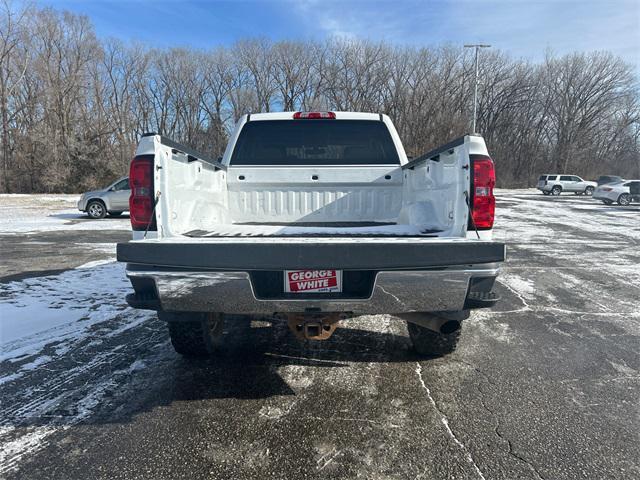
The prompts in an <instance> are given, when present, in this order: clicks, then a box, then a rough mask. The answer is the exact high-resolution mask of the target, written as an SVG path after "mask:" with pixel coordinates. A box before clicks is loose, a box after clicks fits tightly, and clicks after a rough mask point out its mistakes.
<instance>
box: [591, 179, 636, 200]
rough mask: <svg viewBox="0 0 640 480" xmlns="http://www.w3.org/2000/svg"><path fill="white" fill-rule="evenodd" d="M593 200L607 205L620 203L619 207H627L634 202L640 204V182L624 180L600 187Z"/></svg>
mask: <svg viewBox="0 0 640 480" xmlns="http://www.w3.org/2000/svg"><path fill="white" fill-rule="evenodd" d="M593 198H595V199H596V200H602V203H604V204H605V205H611V204H612V203H614V202H618V205H623V206H627V205H629V204H630V203H632V202H640V180H623V181H621V182H616V183H608V184H606V185H600V186H599V187H598V188H596V190H595V192H593Z"/></svg>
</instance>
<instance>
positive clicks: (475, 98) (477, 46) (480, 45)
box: [464, 43, 491, 133]
mask: <svg viewBox="0 0 640 480" xmlns="http://www.w3.org/2000/svg"><path fill="white" fill-rule="evenodd" d="M490 46H491V45H486V44H483V43H474V44H468V45H465V46H464V48H475V49H476V84H475V88H474V90H473V131H472V132H471V133H476V118H477V115H478V51H479V50H480V49H481V48H489V47H490Z"/></svg>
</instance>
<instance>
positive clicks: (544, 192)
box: [542, 190, 551, 195]
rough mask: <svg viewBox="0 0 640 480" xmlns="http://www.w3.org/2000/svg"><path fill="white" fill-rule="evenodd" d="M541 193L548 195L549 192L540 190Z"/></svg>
mask: <svg viewBox="0 0 640 480" xmlns="http://www.w3.org/2000/svg"><path fill="white" fill-rule="evenodd" d="M542 193H543V194H544V195H549V194H550V193H551V192H548V191H547V190H543V191H542Z"/></svg>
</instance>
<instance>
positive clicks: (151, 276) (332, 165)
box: [118, 112, 505, 355]
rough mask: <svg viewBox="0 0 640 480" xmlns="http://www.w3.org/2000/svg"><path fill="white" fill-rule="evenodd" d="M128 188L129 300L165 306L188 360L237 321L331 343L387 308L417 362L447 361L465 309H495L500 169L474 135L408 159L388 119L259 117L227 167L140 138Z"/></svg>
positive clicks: (250, 119) (241, 129) (241, 128)
mask: <svg viewBox="0 0 640 480" xmlns="http://www.w3.org/2000/svg"><path fill="white" fill-rule="evenodd" d="M130 182H131V189H132V193H131V198H130V214H131V224H132V228H133V231H134V235H133V237H134V238H133V240H132V241H130V242H127V243H121V244H118V260H119V261H121V262H126V263H127V266H126V271H127V276H128V277H129V279H130V281H131V283H132V285H133V289H134V293H132V294H130V295H128V296H127V301H128V303H129V304H130V305H132V306H133V307H135V308H143V309H151V310H156V311H157V312H158V315H159V317H160V319H162V320H165V321H167V322H168V326H169V332H170V335H171V340H172V343H173V346H174V348H175V349H176V351H177V352H179V353H181V354H183V355H208V354H210V353H212V352H213V351H215V349H216V348H217V346H218V345H219V343H220V342H221V341H222V339H223V330H222V326H223V322H224V320H225V318H227V319H229V318H231V319H235V318H238V317H237V316H238V315H247V316H259V317H262V318H268V319H271V320H272V321H274V322H275V321H288V323H289V326H290V328H291V329H292V330H293V332H294V334H296V335H297V336H298V337H300V338H301V339H307V340H309V339H317V340H323V339H326V338H328V337H329V336H330V335H331V334H332V333H333V331H334V330H335V328H336V326H337V325H338V322H340V321H348V319H349V318H352V317H354V316H356V315H361V314H381V313H385V314H390V315H392V316H394V317H396V318H399V319H402V320H404V321H406V322H407V327H408V331H409V336H410V338H411V340H412V342H413V345H414V347H415V349H416V350H417V351H418V352H419V353H421V354H427V355H443V354H446V353H448V352H450V351H452V350H453V349H454V348H455V345H456V342H457V339H458V336H459V330H460V327H461V322H462V320H464V319H465V318H467V317H468V316H469V311H470V310H471V309H474V308H482V307H489V306H492V305H493V304H494V303H495V302H496V301H497V299H498V298H497V296H496V295H495V293H493V292H492V287H493V284H494V281H495V278H496V275H497V274H498V267H499V263H500V262H502V261H503V260H504V258H505V246H504V244H503V243H500V242H495V241H492V239H491V229H492V227H493V221H494V209H495V199H494V196H493V187H494V184H495V173H494V166H493V162H492V160H491V158H490V157H489V156H488V152H487V148H486V146H485V142H484V140H483V139H482V137H480V136H477V135H467V136H465V137H462V138H459V139H458V140H455V141H453V142H451V143H449V144H447V145H444V146H442V147H440V148H438V149H436V150H434V151H431V152H429V153H426V154H425V155H422V156H420V157H419V158H416V159H413V160H411V161H409V160H408V159H407V156H406V154H405V151H404V148H403V146H402V143H401V142H400V138H399V137H398V134H397V132H396V129H395V128H394V126H393V123H392V122H391V120H390V119H389V117H387V116H386V115H380V114H373V113H353V112H335V113H334V112H295V113H294V112H284V113H261V114H251V115H245V116H244V117H243V118H241V119H240V120H239V122H238V124H237V126H236V128H235V131H234V133H233V134H232V136H231V138H230V141H229V144H228V146H227V149H226V152H225V154H224V156H223V157H222V158H220V159H218V160H211V159H208V158H206V157H205V156H203V155H201V154H199V153H197V152H195V151H192V150H190V149H189V148H187V147H185V146H182V145H180V144H177V143H175V142H173V141H171V140H169V139H167V138H165V137H163V136H161V135H156V134H147V135H145V136H143V138H142V139H141V141H140V143H139V145H138V148H137V151H136V154H135V158H134V159H133V160H132V162H131V170H130ZM230 314H233V315H232V316H231V315H230Z"/></svg>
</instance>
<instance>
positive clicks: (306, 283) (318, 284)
mask: <svg viewBox="0 0 640 480" xmlns="http://www.w3.org/2000/svg"><path fill="white" fill-rule="evenodd" d="M284 291H285V292H287V293H329V292H342V270H285V271H284Z"/></svg>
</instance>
